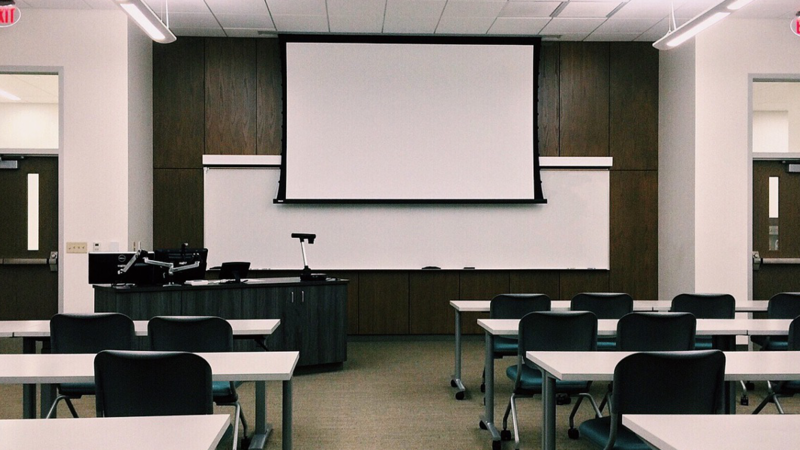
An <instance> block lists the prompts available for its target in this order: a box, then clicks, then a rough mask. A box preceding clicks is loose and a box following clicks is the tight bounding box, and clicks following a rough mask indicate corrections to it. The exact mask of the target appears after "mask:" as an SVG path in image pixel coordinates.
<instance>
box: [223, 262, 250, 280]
mask: <svg viewBox="0 0 800 450" xmlns="http://www.w3.org/2000/svg"><path fill="white" fill-rule="evenodd" d="M249 271H250V263H249V262H242V261H231V262H224V263H222V265H221V266H220V268H219V279H220V280H233V281H234V282H236V283H241V281H242V279H243V278H247V273H248V272H249Z"/></svg>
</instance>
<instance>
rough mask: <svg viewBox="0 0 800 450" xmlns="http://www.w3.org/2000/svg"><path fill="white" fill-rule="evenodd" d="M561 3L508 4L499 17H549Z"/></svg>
mask: <svg viewBox="0 0 800 450" xmlns="http://www.w3.org/2000/svg"><path fill="white" fill-rule="evenodd" d="M559 5H561V2H508V3H506V4H505V6H503V9H502V11H500V17H550V14H552V13H553V11H555V10H556V8H558V7H559Z"/></svg>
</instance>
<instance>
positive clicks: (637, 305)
mask: <svg viewBox="0 0 800 450" xmlns="http://www.w3.org/2000/svg"><path fill="white" fill-rule="evenodd" d="M490 303H491V300H451V301H450V306H451V307H452V308H453V309H454V310H455V317H456V322H455V364H454V366H455V367H454V369H453V375H452V376H451V377H450V386H452V387H454V388H457V390H456V394H455V397H456V399H457V400H463V399H464V395H465V392H466V390H467V389H466V387H465V386H464V382H463V381H462V380H461V313H465V312H477V313H488V312H489V305H490ZM768 304H769V301H768V300H751V301H745V302H737V303H736V312H764V311H766V310H767V305H768ZM671 307H672V300H634V301H633V310H634V311H669V310H670V308H671ZM569 309H570V300H553V301H551V302H550V310H551V311H568V310H569ZM787 329H788V325H787Z"/></svg>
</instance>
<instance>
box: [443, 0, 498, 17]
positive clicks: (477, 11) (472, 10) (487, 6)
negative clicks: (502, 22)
mask: <svg viewBox="0 0 800 450" xmlns="http://www.w3.org/2000/svg"><path fill="white" fill-rule="evenodd" d="M503 5H504V3H499V2H466V1H458V2H455V1H454V2H447V5H446V6H445V7H444V13H443V14H442V18H445V17H491V18H495V17H497V14H499V13H500V10H502V9H503Z"/></svg>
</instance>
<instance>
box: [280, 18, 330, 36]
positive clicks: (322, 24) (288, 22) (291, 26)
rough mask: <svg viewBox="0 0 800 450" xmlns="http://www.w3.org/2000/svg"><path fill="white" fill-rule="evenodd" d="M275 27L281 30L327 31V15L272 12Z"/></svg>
mask: <svg viewBox="0 0 800 450" xmlns="http://www.w3.org/2000/svg"><path fill="white" fill-rule="evenodd" d="M272 20H273V21H274V22H275V28H277V29H278V31H283V32H297V33H328V32H330V30H329V29H328V17H327V16H291V15H287V16H284V15H277V14H274V13H273V14H272Z"/></svg>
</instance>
